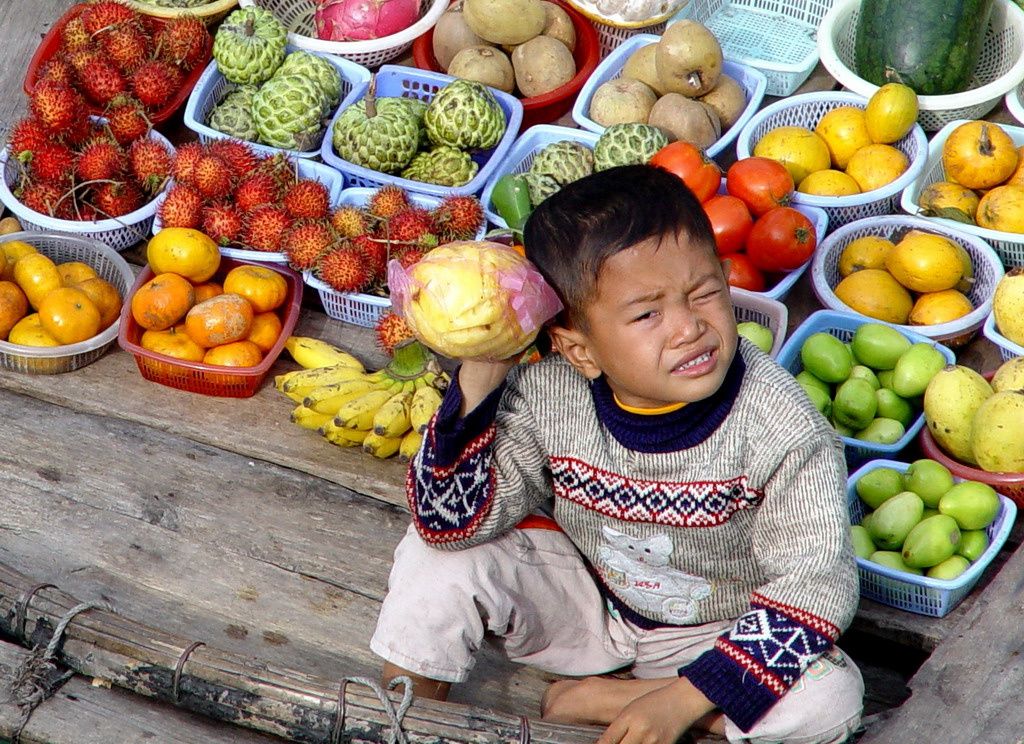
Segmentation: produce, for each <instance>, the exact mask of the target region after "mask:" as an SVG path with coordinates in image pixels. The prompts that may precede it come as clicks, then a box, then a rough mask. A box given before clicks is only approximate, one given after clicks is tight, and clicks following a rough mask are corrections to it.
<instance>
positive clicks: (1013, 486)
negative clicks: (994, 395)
mask: <svg viewBox="0 0 1024 744" xmlns="http://www.w3.org/2000/svg"><path fill="white" fill-rule="evenodd" d="M994 375H995V372H985V373H984V374H983V375H982V376H983V377H984V378H985V379H986V380H989V381H990V382H991V380H992V377H993V376H994ZM918 441H919V442H920V444H921V451H922V452H923V453H924V456H925V457H930V458H931V459H932V460H936V461H937V462H941V463H942V464H943V465H945V466H946V467H947V468H949V472H951V473H952V474H953V475H955V476H956V477H958V478H964V479H965V480H974V481H979V482H981V483H987V484H988V485H990V486H992V488H994V489H996V491H998V492H999V493H1001V494H1003V495H1004V496H1006V497H1007V498H1009V499H1012V500H1013V502H1014V503H1015V504H1017V506H1019V507H1021V508H1024V473H990V472H989V471H987V470H981V469H980V468H974V467H971V466H970V465H965V464H964V463H962V462H960V461H959V460H954V459H953V458H952V457H950V456H949V455H947V454H946V453H945V452H944V451H943V450H942V448H941V447H939V443H938V442H936V441H935V437H933V436H932V433H931V432H930V431H928V427H927V426H925V427H924V428H923V429H921V434H920V435H919V440H918Z"/></svg>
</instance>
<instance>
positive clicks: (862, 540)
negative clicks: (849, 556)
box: [850, 524, 877, 559]
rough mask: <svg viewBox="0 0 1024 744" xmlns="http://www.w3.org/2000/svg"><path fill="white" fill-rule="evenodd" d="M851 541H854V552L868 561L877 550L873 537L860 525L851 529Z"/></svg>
mask: <svg viewBox="0 0 1024 744" xmlns="http://www.w3.org/2000/svg"><path fill="white" fill-rule="evenodd" d="M850 539H851V540H853V552H854V553H856V554H857V557H858V558H865V559H866V558H867V557H868V556H870V555H871V554H872V553H874V552H875V550H877V548H875V544H874V543H873V542H872V541H871V535H869V534H868V531H867V530H866V529H864V528H863V527H861V526H860V525H859V524H855V525H853V526H852V527H850Z"/></svg>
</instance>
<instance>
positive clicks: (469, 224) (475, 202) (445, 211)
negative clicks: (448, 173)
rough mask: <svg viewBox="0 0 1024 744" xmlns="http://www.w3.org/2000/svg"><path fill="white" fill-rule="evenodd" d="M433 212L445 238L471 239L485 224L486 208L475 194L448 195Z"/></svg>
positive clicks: (435, 221)
mask: <svg viewBox="0 0 1024 744" xmlns="http://www.w3.org/2000/svg"><path fill="white" fill-rule="evenodd" d="M433 214H434V223H435V224H436V225H437V226H438V228H439V229H440V232H441V237H442V238H443V239H445V240H470V239H471V238H473V237H475V236H476V234H477V232H479V230H480V228H481V227H483V226H484V219H485V218H484V209H483V207H482V206H481V204H480V201H479V199H477V198H476V197H475V196H469V195H449V196H446V197H445V198H444V199H443V200H442V201H441V203H440V204H439V205H438V206H437V208H436V209H435V210H434V213H433Z"/></svg>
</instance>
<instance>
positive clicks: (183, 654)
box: [171, 641, 206, 705]
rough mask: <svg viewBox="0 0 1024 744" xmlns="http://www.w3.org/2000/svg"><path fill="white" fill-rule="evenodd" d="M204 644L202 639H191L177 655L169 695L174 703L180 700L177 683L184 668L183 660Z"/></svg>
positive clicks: (179, 681) (179, 682)
mask: <svg viewBox="0 0 1024 744" xmlns="http://www.w3.org/2000/svg"><path fill="white" fill-rule="evenodd" d="M205 645H206V644H205V643H203V642H202V641H193V642H192V643H190V644H189V646H188V648H186V649H185V650H184V651H182V652H181V656H179V657H178V663H177V664H176V665H175V667H174V682H173V684H172V685H171V696H172V697H173V698H174V704H175V705H178V704H179V703H180V702H181V690H179V689H178V685H180V684H181V670H182V669H184V668H185V662H186V661H187V660H188V657H189V655H191V653H192V652H193V651H195V650H196V649H197V648H199V647H200V646H205Z"/></svg>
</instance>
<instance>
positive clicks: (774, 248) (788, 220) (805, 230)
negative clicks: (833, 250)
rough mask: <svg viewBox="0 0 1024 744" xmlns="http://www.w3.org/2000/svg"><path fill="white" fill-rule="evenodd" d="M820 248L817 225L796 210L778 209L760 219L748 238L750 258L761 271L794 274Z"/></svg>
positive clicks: (788, 208) (790, 208)
mask: <svg viewBox="0 0 1024 744" xmlns="http://www.w3.org/2000/svg"><path fill="white" fill-rule="evenodd" d="M817 244H818V236H817V234H816V233H815V230H814V223H813V222H811V220H810V219H809V218H808V217H807V216H806V215H804V214H803V213H802V212H799V211H797V210H796V209H793V207H776V208H775V209H772V210H771V211H769V212H767V213H766V214H764V215H763V216H761V217H758V218H757V221H756V222H755V223H754V226H753V227H752V228H751V229H750V234H749V235H747V245H746V250H747V255H748V256H750V260H751V261H753V262H754V265H755V266H757V268H759V269H761V271H792V270H793V269H796V268H799V267H800V266H802V265H803V264H804V263H805V262H806V261H807V260H808V259H809V258H810V257H811V256H812V255H813V254H814V247H815V246H816V245H817Z"/></svg>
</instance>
